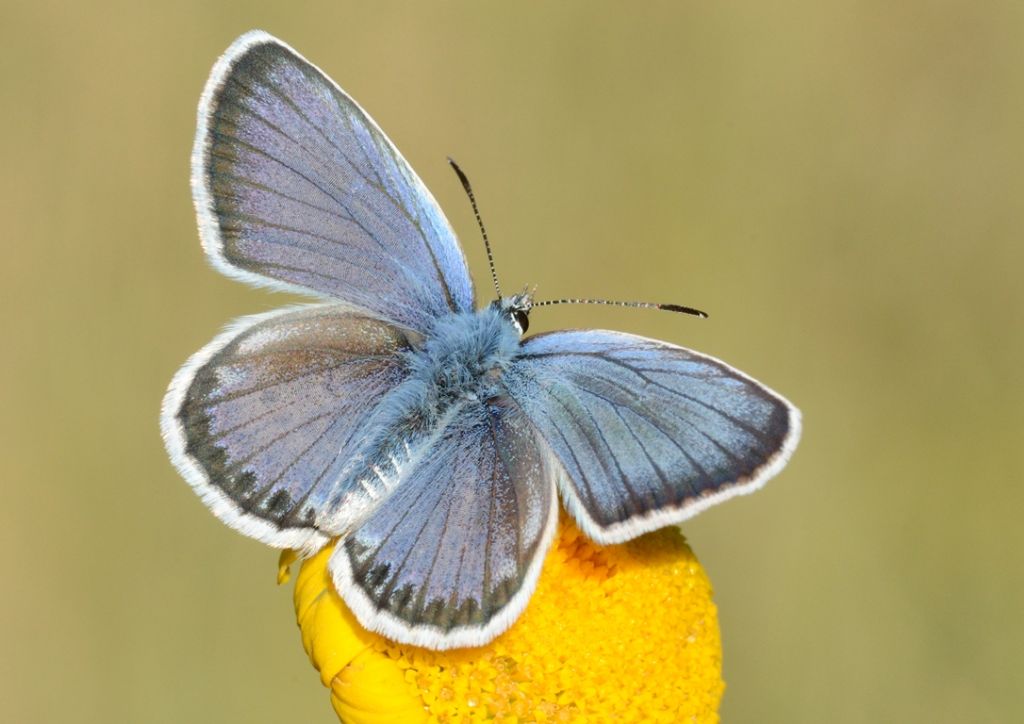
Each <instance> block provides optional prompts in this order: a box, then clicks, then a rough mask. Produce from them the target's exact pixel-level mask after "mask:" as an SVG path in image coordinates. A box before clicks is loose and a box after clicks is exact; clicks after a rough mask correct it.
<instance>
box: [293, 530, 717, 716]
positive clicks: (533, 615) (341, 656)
mask: <svg viewBox="0 0 1024 724" xmlns="http://www.w3.org/2000/svg"><path fill="white" fill-rule="evenodd" d="M330 552H331V549H330V548H328V549H325V550H323V551H321V552H320V553H318V554H317V555H316V556H314V557H313V558H310V559H309V560H306V561H304V562H303V564H302V568H301V570H300V571H299V575H298V578H297V580H296V583H295V611H296V615H297V618H298V622H299V627H300V628H301V630H302V643H303V646H304V647H305V649H306V652H307V653H308V654H309V656H310V660H311V661H312V663H313V665H314V666H315V667H316V668H317V670H319V671H320V678H321V680H322V681H323V683H324V685H325V686H327V687H329V688H330V689H331V703H332V704H333V706H334V709H335V711H336V712H337V714H338V716H339V718H340V719H341V720H342V721H344V722H353V723H357V724H358V723H361V722H419V721H431V722H434V721H436V722H471V721H482V720H484V719H486V720H489V721H499V722H569V721H581V720H586V721H623V722H624V721H664V722H679V721H687V722H715V721H718V705H719V702H720V700H721V697H722V692H723V689H724V686H725V685H724V684H723V682H722V649H721V640H720V638H719V632H718V618H717V612H716V610H715V605H714V603H713V602H712V600H711V595H712V591H711V584H710V582H709V581H708V579H707V576H706V575H705V573H704V571H703V569H702V568H701V567H700V564H699V563H698V562H697V559H696V558H695V557H694V555H693V552H692V551H691V550H690V548H689V547H688V546H687V545H686V541H685V540H684V539H683V536H682V535H681V534H680V533H679V530H678V529H676V528H665V529H663V530H660V531H656V532H654V533H650V534H648V535H645V536H642V537H640V538H638V539H636V540H633V541H630V542H628V543H624V544H622V545H617V546H608V547H600V546H598V545H596V544H594V543H592V542H591V541H590V540H588V539H587V538H585V537H583V536H582V535H581V534H580V532H579V530H577V529H576V527H575V525H573V523H572V522H571V521H570V520H569V519H568V517H566V516H564V515H563V516H562V519H561V521H560V523H559V532H558V535H557V536H556V538H555V542H554V545H552V548H551V551H550V552H549V553H548V555H547V558H546V560H545V562H544V568H543V571H542V573H541V576H540V581H539V582H538V585H537V590H536V592H535V593H534V594H533V597H532V598H531V599H530V603H529V605H528V606H527V608H526V611H525V613H524V614H523V615H522V617H521V618H520V619H519V620H518V621H517V622H516V623H515V624H514V625H513V626H512V628H511V629H509V630H508V631H507V632H505V633H504V634H502V635H501V636H499V637H498V638H497V639H495V640H494V641H493V642H491V643H490V644H489V645H487V646H482V647H479V648H473V649H457V650H454V651H430V650H427V649H422V648H418V647H415V646H405V645H401V644H396V643H393V642H391V641H388V640H387V639H384V638H383V637H381V636H379V635H377V634H374V633H370V632H368V631H366V630H365V629H363V628H362V627H361V626H360V625H359V623H358V621H356V619H355V617H354V616H353V615H352V613H351V612H350V611H349V610H348V608H347V607H346V606H345V604H344V602H343V601H342V600H341V598H340V597H339V596H338V594H337V593H336V592H335V591H334V589H333V587H332V585H331V583H330V577H329V574H328V573H327V560H328V558H329V557H330ZM288 562H290V561H287V562H286V561H285V559H284V557H282V567H283V568H287V563H288Z"/></svg>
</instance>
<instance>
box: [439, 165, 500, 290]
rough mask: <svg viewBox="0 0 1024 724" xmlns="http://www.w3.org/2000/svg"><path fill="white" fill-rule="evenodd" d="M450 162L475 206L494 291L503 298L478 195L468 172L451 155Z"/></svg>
mask: <svg viewBox="0 0 1024 724" xmlns="http://www.w3.org/2000/svg"><path fill="white" fill-rule="evenodd" d="M448 163H449V164H451V167H452V168H453V169H454V170H455V175H456V176H458V177H459V181H461V182H462V188H464V189H465V190H466V196H468V197H469V203H470V204H472V206H473V214H474V215H475V216H476V223H477V225H478V226H479V227H480V234H481V235H482V236H483V237H484V248H485V249H487V263H488V264H490V265H491V279H493V280H494V291H496V292H497V293H498V299H501V287H500V286H498V272H497V270H495V268H494V255H493V254H491V242H490V241H488V240H487V229H485V228H484V220H483V219H481V218H480V210H479V209H478V208H477V207H476V196H474V195H473V187H472V186H470V185H469V179H468V178H467V177H466V174H464V173H462V169H461V168H459V164H457V163H455V161H454V160H453V159H452V157H451V156H449V157H448Z"/></svg>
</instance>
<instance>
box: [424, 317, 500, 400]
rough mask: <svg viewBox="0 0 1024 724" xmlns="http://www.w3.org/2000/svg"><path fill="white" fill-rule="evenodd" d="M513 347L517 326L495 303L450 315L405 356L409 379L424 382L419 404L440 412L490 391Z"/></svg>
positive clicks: (493, 389)
mask: <svg viewBox="0 0 1024 724" xmlns="http://www.w3.org/2000/svg"><path fill="white" fill-rule="evenodd" d="M518 351H519V330H518V329H517V328H516V327H515V326H514V325H513V323H512V322H511V321H510V319H509V318H508V317H507V316H506V315H505V314H503V313H502V311H501V310H500V309H498V308H496V307H495V306H493V305H492V306H490V307H487V308H485V309H481V310H479V311H477V312H469V313H460V314H452V315H449V316H447V317H443V318H441V319H439V320H438V321H437V322H436V324H435V325H434V327H433V328H432V329H431V331H430V332H429V334H428V335H427V337H426V340H425V342H424V343H423V344H422V345H421V346H420V348H419V349H417V350H415V351H414V352H412V353H411V354H410V355H409V358H408V360H409V361H408V364H409V371H410V379H415V380H417V381H418V382H419V383H420V384H422V385H424V388H425V389H424V393H425V395H424V402H425V403H426V404H427V405H429V406H431V407H434V410H433V412H435V413H440V412H443V410H444V409H445V408H447V407H448V406H450V405H451V404H453V403H455V402H457V401H458V400H461V399H476V398H480V399H486V398H487V397H489V396H491V395H493V394H494V393H495V392H496V389H495V385H497V384H498V382H499V380H500V378H501V375H502V372H503V371H504V369H505V367H506V366H507V365H508V364H509V363H510V362H511V361H512V360H513V359H514V358H515V356H516V354H517V353H518Z"/></svg>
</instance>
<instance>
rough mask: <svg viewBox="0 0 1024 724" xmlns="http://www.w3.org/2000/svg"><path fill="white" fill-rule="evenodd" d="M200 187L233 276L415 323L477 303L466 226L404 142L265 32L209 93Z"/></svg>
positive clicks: (221, 258) (216, 245)
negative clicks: (411, 161) (451, 213)
mask: <svg viewBox="0 0 1024 724" xmlns="http://www.w3.org/2000/svg"><path fill="white" fill-rule="evenodd" d="M198 123H199V127H198V131H197V133H196V141H195V148H194V150H193V154H192V190H193V195H194V198H195V203H196V209H197V213H198V215H199V225H200V233H201V236H202V240H203V247H204V248H205V250H206V253H207V254H208V255H209V257H210V259H211V261H212V262H213V264H214V265H215V266H216V267H217V268H218V269H219V270H221V271H222V272H224V273H225V274H228V275H229V276H233V277H236V278H240V279H242V280H244V281H246V282H250V283H254V284H257V285H263V286H270V287H275V288H279V289H284V290H288V291H293V292H299V293H306V294H309V293H313V294H319V295H326V296H330V297H333V298H335V299H338V300H343V301H345V302H347V303H349V304H351V305H354V306H357V307H360V308H362V309H364V310H369V311H371V312H373V313H374V314H375V315H376V316H378V317H382V318H384V319H388V320H390V321H392V322H395V323H397V324H401V325H404V326H406V327H408V328H410V329H415V330H418V331H425V330H426V329H428V328H429V326H430V323H431V322H432V320H434V319H435V318H437V317H438V316H441V315H443V314H448V313H451V312H453V311H469V310H472V309H473V284H472V281H471V280H470V276H469V271H468V268H467V266H466V260H465V257H464V256H463V254H462V250H461V249H460V247H459V244H458V241H457V239H456V238H455V233H454V232H453V231H452V229H451V226H450V225H449V224H448V221H447V220H446V219H445V217H444V214H443V213H442V212H441V209H440V208H439V207H438V205H437V202H436V201H435V200H434V197H433V196H431V194H430V192H429V191H428V190H427V189H426V187H425V186H424V185H423V182H422V181H420V179H419V178H418V177H417V176H416V174H415V172H414V171H413V170H412V169H411V168H410V167H409V165H408V163H406V161H405V159H404V158H402V156H401V154H399V153H398V150H397V149H396V148H395V147H394V145H392V143H391V141H389V140H388V138H387V137H386V136H385V135H384V133H383V132H382V131H381V130H380V128H378V127H377V125H376V124H375V123H374V122H373V120H372V119H371V118H370V117H369V116H368V115H366V113H365V112H364V111H363V110H362V108H360V107H359V106H358V105H357V104H356V103H355V101H353V100H352V99H351V98H349V97H348V95H346V94H345V92H344V91H342V90H341V88H339V87H338V86H337V84H335V83H334V81H332V80H331V79H330V78H328V77H327V76H326V75H324V73H323V72H322V71H320V69H318V68H317V67H316V66H314V65H312V64H311V63H309V62H308V61H307V60H305V59H304V58H303V57H302V56H301V55H299V54H298V53H296V52H295V51H294V50H292V49H291V48H290V47H288V46H287V45H285V44H284V43H282V42H281V41H279V40H277V39H276V38H273V37H271V36H270V35H267V34H266V33H262V32H259V31H253V32H250V33H246V34H245V35H243V36H241V37H240V38H239V39H238V40H236V41H235V42H234V44H233V45H232V46H231V47H230V48H229V49H228V50H227V52H226V53H225V54H224V55H223V56H222V57H221V58H220V60H218V61H217V64H216V65H215V66H214V68H213V72H212V73H211V75H210V79H209V80H208V81H207V83H206V88H205V90H204V91H203V95H202V99H201V101H200V103H199V121H198Z"/></svg>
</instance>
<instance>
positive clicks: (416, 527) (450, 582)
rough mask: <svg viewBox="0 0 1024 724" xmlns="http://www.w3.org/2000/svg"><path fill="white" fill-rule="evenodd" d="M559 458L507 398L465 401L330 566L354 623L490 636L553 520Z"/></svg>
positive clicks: (417, 633) (427, 634)
mask: <svg viewBox="0 0 1024 724" xmlns="http://www.w3.org/2000/svg"><path fill="white" fill-rule="evenodd" d="M556 475H557V464H556V463H555V461H554V460H553V459H552V458H551V457H550V456H549V455H546V454H545V451H544V448H543V445H542V444H541V443H540V441H539V440H538V439H537V438H536V433H535V431H534V430H533V428H532V427H531V426H530V424H529V422H528V421H527V420H526V419H525V418H524V417H523V414H522V412H521V411H520V410H519V409H518V408H517V407H515V405H514V404H512V403H511V401H510V400H508V399H507V398H499V399H492V400H490V401H488V402H477V401H473V402H467V403H464V404H463V405H462V406H461V407H460V408H459V409H458V410H457V411H456V412H454V413H453V414H452V416H451V417H450V422H449V423H448V424H447V425H446V426H444V427H443V428H442V429H441V430H440V431H439V432H438V433H437V434H436V436H435V438H434V439H433V440H432V441H431V442H430V443H429V444H426V445H424V446H423V447H422V448H421V450H420V452H419V453H418V454H417V455H416V456H415V458H414V459H413V460H412V461H410V463H409V464H408V466H407V467H406V469H405V470H404V471H403V473H402V476H401V477H402V480H401V484H400V485H398V486H397V488H396V489H395V491H394V493H393V494H392V495H391V497H390V498H388V500H387V503H386V504H385V505H382V506H380V507H379V508H377V509H376V510H375V511H374V512H373V513H372V514H371V515H370V517H369V518H368V519H367V520H366V521H364V522H363V523H362V524H361V525H360V526H359V527H358V528H357V529H356V530H355V531H354V532H353V533H352V534H351V535H349V536H348V537H347V538H344V539H343V540H342V541H341V543H339V544H338V547H337V549H336V550H335V552H334V553H333V554H332V557H331V561H330V569H331V572H332V574H333V578H334V582H335V586H336V587H337V589H338V591H339V592H340V593H341V595H342V596H343V597H344V599H345V602H346V603H347V604H348V605H349V608H351V609H352V610H353V611H354V612H355V614H356V616H357V617H358V618H359V620H360V622H361V623H362V624H363V626H365V627H366V628H368V629H371V630H374V631H378V632H380V633H383V634H384V635H386V636H388V637H389V638H392V639H395V640H398V641H401V642H404V643H410V644H415V645H419V646H428V647H430V648H435V649H445V648H452V647H456V646H476V645H480V644H483V643H485V642H487V641H490V640H491V639H493V638H494V637H495V636H497V635H498V634H499V633H501V632H502V631H504V630H505V629H506V628H508V627H509V626H510V625H511V624H512V622H513V621H514V620H515V619H516V618H517V617H518V616H519V614H520V613H521V612H522V610H523V608H524V607H525V606H526V602H527V600H528V599H529V597H530V594H531V593H532V592H533V588H534V586H535V584H536V581H537V576H538V574H539V572H540V564H541V562H542V559H543V557H544V553H545V552H546V550H547V548H548V546H549V544H550V542H551V539H552V535H553V532H554V529H555V523H556V522H557V518H558V512H557V510H558V509H557V505H556V504H555V500H556V495H557V493H556V485H555V477H556Z"/></svg>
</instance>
